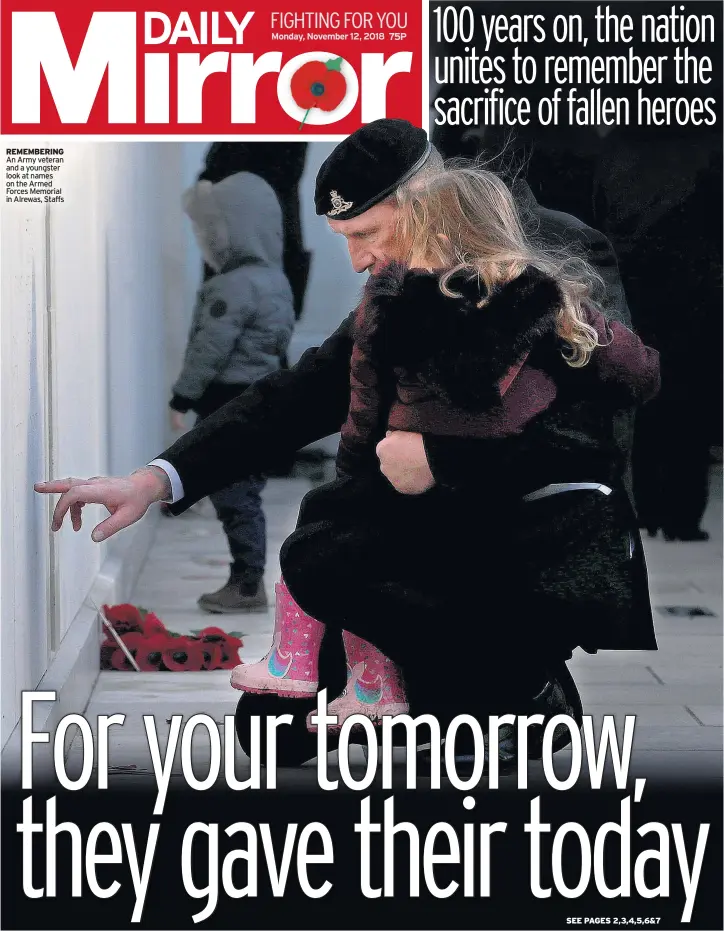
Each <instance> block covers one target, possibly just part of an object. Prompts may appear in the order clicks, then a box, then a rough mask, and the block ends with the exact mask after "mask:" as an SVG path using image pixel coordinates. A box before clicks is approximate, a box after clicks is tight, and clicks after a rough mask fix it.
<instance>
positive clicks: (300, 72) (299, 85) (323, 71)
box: [290, 58, 347, 129]
mask: <svg viewBox="0 0 724 931" xmlns="http://www.w3.org/2000/svg"><path fill="white" fill-rule="evenodd" d="M342 61H343V59H342V58H330V59H329V60H328V61H308V62H307V63H306V64H304V65H301V66H300V67H299V68H298V69H297V71H295V72H294V74H293V75H292V79H291V83H290V90H291V93H292V98H293V100H294V102H295V103H296V105H297V106H298V107H300V108H301V109H302V110H306V111H307V112H306V113H305V114H304V119H303V120H302V122H301V123H300V124H299V129H301V128H302V126H304V124H305V122H306V120H307V117H308V116H309V114H310V113H311V111H312V110H313V109H314V108H315V107H318V108H319V109H320V110H326V111H327V112H329V111H331V110H336V109H337V107H338V106H339V105H340V104H341V103H342V101H343V100H344V98H345V95H346V94H347V81H346V79H345V77H344V75H343V74H342Z"/></svg>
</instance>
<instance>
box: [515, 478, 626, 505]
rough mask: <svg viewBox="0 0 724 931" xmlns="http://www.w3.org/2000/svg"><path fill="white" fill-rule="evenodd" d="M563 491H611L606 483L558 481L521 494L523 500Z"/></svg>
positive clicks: (603, 493) (602, 492)
mask: <svg viewBox="0 0 724 931" xmlns="http://www.w3.org/2000/svg"><path fill="white" fill-rule="evenodd" d="M564 491H600V492H601V494H602V495H610V494H611V492H612V491H613V489H612V488H609V487H608V485H599V484H597V483H596V482H559V483H558V484H554V485H545V486H544V487H543V488H537V489H536V490H535V491H531V492H529V493H528V494H527V495H523V501H537V500H538V499H539V498H549V497H550V496H551V495H560V494H562V493H563V492H564Z"/></svg>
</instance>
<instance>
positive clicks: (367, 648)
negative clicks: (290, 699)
mask: <svg viewBox="0 0 724 931" xmlns="http://www.w3.org/2000/svg"><path fill="white" fill-rule="evenodd" d="M342 639H343V640H344V651H345V653H346V654H347V687H346V688H345V690H344V691H343V692H342V694H341V695H340V696H339V697H338V698H335V699H334V701H331V702H330V703H329V705H327V710H328V712H329V714H336V715H337V724H336V725H330V727H329V730H330V731H338V730H340V729H341V727H342V725H343V724H344V722H345V721H346V720H347V718H348V717H350V715H353V714H364V715H366V716H367V717H368V718H370V719H371V720H372V721H373V722H374V723H375V724H381V723H382V716H383V715H394V714H407V713H408V711H409V710H410V709H409V706H408V704H407V697H406V695H405V687H404V685H403V684H402V674H401V673H400V670H399V669H398V668H397V666H395V664H394V663H393V662H392V660H391V659H388V658H387V657H386V656H385V655H384V654H383V653H380V651H379V650H378V649H377V647H374V646H372V644H371V643H368V642H367V641H366V640H363V639H362V638H361V637H357V636H355V634H351V633H350V632H349V631H348V630H343V631H342ZM315 713H316V712H311V713H310V714H309V715H308V716H307V730H309V731H312V732H315V731H316V730H317V727H316V725H313V724H312V723H311V721H310V719H311V717H312V715H313V714H315Z"/></svg>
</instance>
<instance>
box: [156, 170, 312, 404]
mask: <svg viewBox="0 0 724 931" xmlns="http://www.w3.org/2000/svg"><path fill="white" fill-rule="evenodd" d="M184 207H185V210H186V213H187V214H188V215H189V217H190V218H191V221H192V223H193V226H194V232H195V233H196V237H197V240H198V242H199V246H200V247H201V249H202V252H203V253H204V258H205V259H206V261H207V262H209V264H210V265H212V267H214V268H216V269H217V270H218V273H217V274H216V275H214V276H213V277H212V278H209V280H208V281H206V282H205V283H204V284H203V285H202V287H201V288H200V289H199V292H198V295H197V299H196V306H195V307H194V313H193V319H192V321H191V329H190V332H189V339H188V345H187V347H186V354H185V358H184V363H183V368H182V370H181V374H180V375H179V378H178V380H177V381H176V383H175V384H174V386H173V393H174V401H172V406H173V407H175V408H177V409H183V408H186V409H188V408H189V407H194V406H195V405H194V404H193V402H194V401H198V400H199V399H200V398H201V397H202V395H203V394H204V392H205V391H206V390H207V389H208V388H209V386H210V385H212V383H216V384H222V385H240V386H246V385H250V384H252V383H253V382H255V381H257V380H258V379H260V378H263V377H264V376H265V375H270V374H271V373H272V372H276V371H277V370H278V369H279V367H280V359H281V357H282V356H283V355H284V353H285V352H286V349H287V346H288V345H289V340H290V338H291V334H292V328H293V325H294V309H293V302H292V293H291V289H290V287H289V282H288V281H287V279H286V277H285V275H284V272H283V270H282V243H283V235H282V214H281V208H280V206H279V202H278V201H277V199H276V196H275V194H274V192H273V190H272V189H271V187H270V186H269V185H268V184H267V183H266V181H263V180H262V179H261V178H259V177H258V176H257V175H253V174H250V173H248V172H239V173H237V174H234V175H231V176H230V177H228V178H226V179H224V180H223V181H221V182H219V183H218V184H211V183H210V182H208V181H200V182H199V183H198V184H196V185H195V186H194V187H193V188H191V189H190V190H189V191H188V192H187V193H186V195H185V198H184Z"/></svg>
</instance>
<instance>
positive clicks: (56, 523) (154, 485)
mask: <svg viewBox="0 0 724 931" xmlns="http://www.w3.org/2000/svg"><path fill="white" fill-rule="evenodd" d="M34 488H35V491H37V492H38V493H39V494H45V495H57V494H59V495H60V500H59V501H58V503H57V504H56V506H55V510H54V512H53V522H52V524H51V528H52V530H54V531H56V530H60V528H61V527H62V525H63V520H64V519H65V515H66V514H67V513H68V512H70V522H71V525H72V527H73V530H75V531H78V530H80V529H81V526H82V523H83V518H82V512H83V507H84V505H86V504H102V505H103V507H105V508H106V509H107V510H108V511H109V512H110V515H111V516H110V517H108V518H106V520H104V521H102V522H101V523H100V524H98V526H97V527H95V528H94V530H93V532H92V534H91V539H92V540H93V541H94V542H95V543H100V542H101V540H107V539H108V538H109V537H111V536H113V534H114V533H118V531H119V530H123V529H125V528H126V527H130V526H131V524H135V523H136V521H138V520H140V519H141V518H142V517H143V515H144V514H145V513H146V511H147V510H148V508H149V507H150V506H151V505H152V504H153V503H154V501H162V500H163V499H164V498H165V497H167V495H168V493H169V486H168V479H167V477H166V475H165V473H164V472H163V470H162V469H157V468H155V467H153V466H151V467H149V468H146V469H140V470H139V471H138V472H134V473H133V475H129V476H126V477H123V478H110V477H105V476H96V477H94V478H87V479H83V478H64V479H57V480H55V481H52V482H38V483H37V484H36V485H35V486H34Z"/></svg>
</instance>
